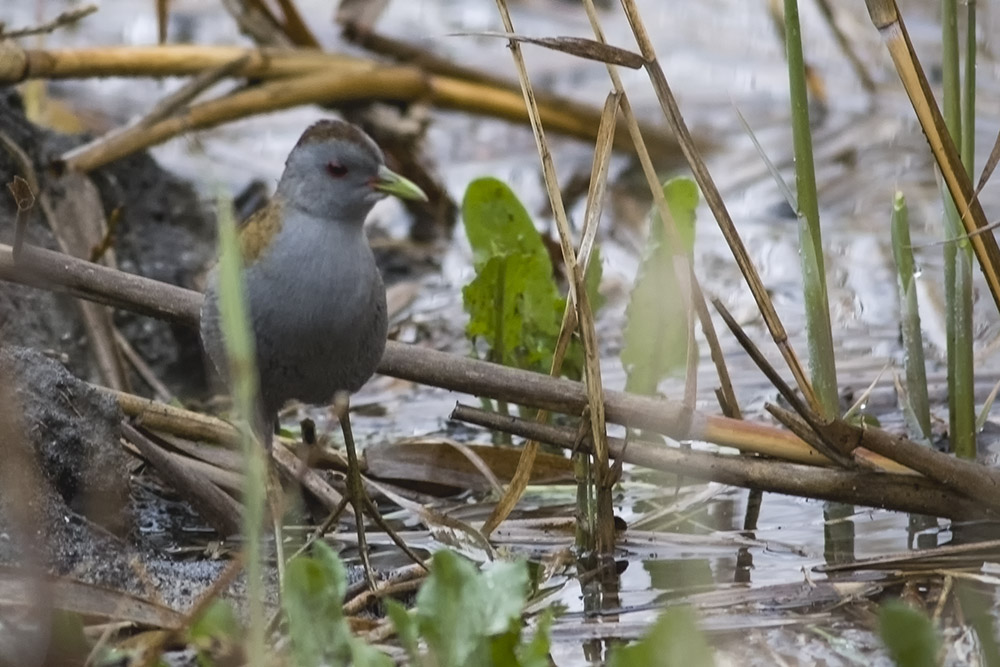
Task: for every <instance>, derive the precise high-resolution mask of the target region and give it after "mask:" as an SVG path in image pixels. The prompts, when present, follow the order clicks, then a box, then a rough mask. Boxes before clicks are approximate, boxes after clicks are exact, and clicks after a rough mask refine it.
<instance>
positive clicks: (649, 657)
mask: <svg viewBox="0 0 1000 667" xmlns="http://www.w3.org/2000/svg"><path fill="white" fill-rule="evenodd" d="M714 664H715V660H714V659H713V657H712V650H711V649H710V648H709V646H708V642H707V641H706V640H705V635H704V634H703V633H702V632H701V630H700V629H699V628H698V625H697V623H696V622H695V616H694V612H693V611H691V609H689V608H688V607H672V608H670V609H667V611H665V612H664V613H663V614H662V615H661V616H660V618H659V619H658V620H657V621H656V624H655V625H653V627H652V628H650V629H649V632H648V633H646V636H645V637H644V638H643V639H641V640H639V641H638V642H636V643H634V644H632V645H630V646H623V647H620V648H616V649H614V650H613V651H612V652H611V657H610V659H609V660H608V665H609V667H631V666H632V665H642V666H643V667H712V665H714Z"/></svg>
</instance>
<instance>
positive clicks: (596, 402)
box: [496, 0, 615, 555]
mask: <svg viewBox="0 0 1000 667" xmlns="http://www.w3.org/2000/svg"><path fill="white" fill-rule="evenodd" d="M496 4H497V10H498V11H499V13H500V18H501V20H502V22H503V25H504V28H505V29H506V31H507V32H508V33H515V32H516V31H515V30H514V24H513V22H512V21H511V17H510V12H509V11H508V10H507V3H506V1H505V0H497V2H496ZM507 46H508V48H509V49H510V52H511V56H512V58H513V59H514V65H515V66H516V68H517V77H518V81H519V82H520V84H521V92H522V93H523V95H524V105H525V107H526V108H527V110H528V118H529V120H530V121H531V130H532V132H533V133H534V135H535V144H536V148H537V149H538V156H539V159H540V160H541V163H542V175H543V176H544V179H545V189H546V191H547V192H548V195H549V203H550V205H551V206H552V213H553V217H554V218H555V221H556V229H557V230H558V231H559V245H560V249H561V250H562V257H563V264H564V265H565V267H566V273H567V275H568V276H569V277H570V280H569V295H568V296H567V298H568V300H570V301H572V302H573V304H574V306H575V308H576V311H577V323H578V327H579V331H580V334H581V336H580V337H581V338H582V339H583V354H584V378H585V380H586V382H585V386H586V395H587V407H588V408H589V412H590V414H589V422H590V426H591V437H592V438H593V443H594V448H593V455H594V486H595V487H596V496H597V497H596V521H595V526H594V529H595V531H594V533H595V534H594V545H595V549H596V551H597V553H598V554H601V555H610V554H611V553H612V551H613V550H614V547H615V527H614V506H613V504H612V496H611V492H612V487H613V485H614V481H613V480H612V479H611V475H610V468H609V459H608V450H607V426H606V424H605V405H604V400H603V388H602V382H601V366H600V353H599V351H598V347H597V334H596V331H595V327H594V313H593V311H592V309H591V307H590V302H589V299H588V296H587V290H586V285H585V280H584V275H583V271H582V270H581V267H580V266H579V264H578V263H577V257H576V251H575V250H574V248H573V237H572V234H571V232H570V227H569V220H568V217H567V215H566V209H565V208H564V206H563V201H562V192H561V191H560V189H559V180H558V177H557V175H556V170H555V164H554V162H553V160H552V153H551V151H550V150H549V146H548V142H547V141H546V139H545V130H544V128H543V124H542V123H543V119H542V117H541V113H540V111H539V106H538V102H537V101H536V100H535V94H534V89H533V88H532V86H531V80H530V79H529V77H528V70H527V67H526V66H525V63H524V57H523V55H522V54H521V45H520V44H519V43H518V42H517V40H514V39H509V40H508V41H507Z"/></svg>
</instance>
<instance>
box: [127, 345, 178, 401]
mask: <svg viewBox="0 0 1000 667" xmlns="http://www.w3.org/2000/svg"><path fill="white" fill-rule="evenodd" d="M113 334H114V337H115V344H116V345H117V346H118V349H119V350H121V352H122V354H123V355H124V356H125V358H126V359H127V360H128V362H129V363H130V364H132V368H134V369H135V372H136V373H138V374H139V377H141V378H142V379H143V381H144V382H145V383H146V384H147V385H149V388H150V389H152V390H153V393H155V394H156V397H157V398H158V399H160V400H161V401H163V402H165V403H170V402H172V401H173V400H174V395H173V392H171V391H170V389H169V388H168V387H167V385H165V384H163V382H161V381H160V378H158V377H156V373H155V372H153V369H152V368H150V367H149V364H147V363H146V360H145V359H143V358H142V357H141V356H140V355H139V353H138V352H136V350H135V348H134V347H132V343H130V342H128V339H127V338H125V336H123V335H122V332H121V331H119V330H118V329H117V327H115V328H113Z"/></svg>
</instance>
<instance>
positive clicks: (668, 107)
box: [621, 0, 820, 413]
mask: <svg viewBox="0 0 1000 667" xmlns="http://www.w3.org/2000/svg"><path fill="white" fill-rule="evenodd" d="M621 4H622V8H623V9H624V10H625V15H626V17H627V18H628V22H629V25H630V26H631V28H632V33H633V34H634V35H635V39H636V42H637V43H638V45H639V51H640V53H642V55H643V56H644V57H645V58H646V73H647V74H648V75H649V79H650V81H651V82H652V84H653V90H654V92H655V93H656V96H657V99H658V100H659V102H660V108H661V109H662V110H663V114H664V116H665V117H666V119H667V122H668V123H669V125H670V128H671V129H672V130H673V132H674V135H675V136H676V137H677V139H678V141H679V143H680V147H681V151H682V152H683V153H684V157H685V158H686V159H687V161H688V165H689V166H690V168H691V171H692V173H693V174H694V178H695V181H696V182H697V183H698V187H699V188H701V192H702V195H703V196H704V197H705V201H706V202H707V203H708V206H709V208H710V209H711V210H712V213H713V214H714V216H715V219H716V222H718V224H719V229H720V230H721V231H722V235H723V236H724V237H725V239H726V243H728V244H729V248H730V250H731V251H732V253H733V257H734V258H735V259H736V263H737V265H738V266H739V268H740V272H741V273H742V274H743V277H744V279H745V280H746V281H747V285H748V286H749V288H750V291H751V293H752V294H753V297H754V300H755V301H756V302H757V307H758V308H759V309H760V312H761V315H762V317H763V318H764V322H765V323H766V324H767V327H768V331H770V333H771V337H772V338H773V339H774V342H775V344H776V345H777V346H778V349H779V350H780V351H781V355H782V357H784V359H785V362H786V363H787V364H788V367H789V369H790V370H791V371H792V375H793V376H794V377H795V382H796V384H797V385H798V387H799V390H800V391H801V392H802V394H803V395H804V396H805V397H806V400H807V401H808V403H809V405H810V406H811V408H812V409H813V410H814V411H816V412H817V413H818V412H819V409H820V408H819V400H818V399H817V397H816V393H815V391H814V390H813V388H812V384H811V383H810V382H809V379H808V377H807V375H806V372H805V369H804V368H803V367H802V364H801V362H800V361H799V359H798V356H797V355H796V354H795V350H794V349H792V347H791V345H789V342H788V334H787V332H786V331H785V328H784V326H783V325H782V324H781V319H780V318H779V317H778V313H777V311H776V310H775V309H774V304H773V303H772V302H771V297H770V296H769V295H768V293H767V289H766V288H765V287H764V283H763V282H762V281H761V279H760V274H759V273H757V269H756V267H755V266H754V265H753V262H752V261H751V260H750V255H749V254H748V253H747V250H746V246H744V245H743V240H742V239H741V238H740V235H739V232H737V231H736V226H735V224H733V219H732V217H731V216H730V215H729V211H728V209H727V208H726V205H725V202H724V201H723V200H722V195H721V194H720V193H719V189H718V188H717V187H716V185H715V180H714V179H713V178H712V175H711V174H710V173H709V171H708V167H707V166H706V165H705V161H704V160H703V159H702V157H701V155H700V153H699V151H698V150H697V147H696V146H695V145H694V140H693V139H692V137H691V132H690V131H689V130H688V127H687V123H686V122H685V120H684V117H683V115H681V112H680V108H679V107H678V106H677V100H676V99H675V98H674V96H673V93H672V92H671V91H670V86H669V84H668V83H667V78H666V76H665V75H664V73H663V69H662V68H661V67H660V64H659V62H658V61H657V59H656V51H655V49H654V48H653V43H652V41H651V40H650V38H649V35H648V33H647V32H646V28H645V25H644V24H643V22H642V18H641V17H640V16H639V11H638V9H637V8H636V6H635V2H634V0H621Z"/></svg>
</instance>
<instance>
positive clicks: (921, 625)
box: [878, 601, 940, 667]
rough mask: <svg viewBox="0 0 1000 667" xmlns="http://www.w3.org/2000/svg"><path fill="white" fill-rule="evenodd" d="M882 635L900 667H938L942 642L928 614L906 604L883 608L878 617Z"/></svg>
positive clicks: (890, 603)
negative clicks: (936, 666)
mask: <svg viewBox="0 0 1000 667" xmlns="http://www.w3.org/2000/svg"><path fill="white" fill-rule="evenodd" d="M878 625H879V635H881V636H882V641H884V642H885V645H886V647H887V648H888V649H889V655H890V656H892V659H893V661H894V662H895V663H896V664H897V665H899V667H935V665H937V662H938V660H937V657H938V651H939V649H940V643H939V641H938V637H937V632H936V631H935V630H934V624H933V623H931V620H930V619H929V618H927V616H926V615H925V614H922V613H920V612H919V611H917V610H915V609H911V608H910V607H908V606H906V605H905V604H903V603H902V602H899V601H892V602H888V603H886V604H885V605H883V606H882V609H880V610H879V614H878Z"/></svg>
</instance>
